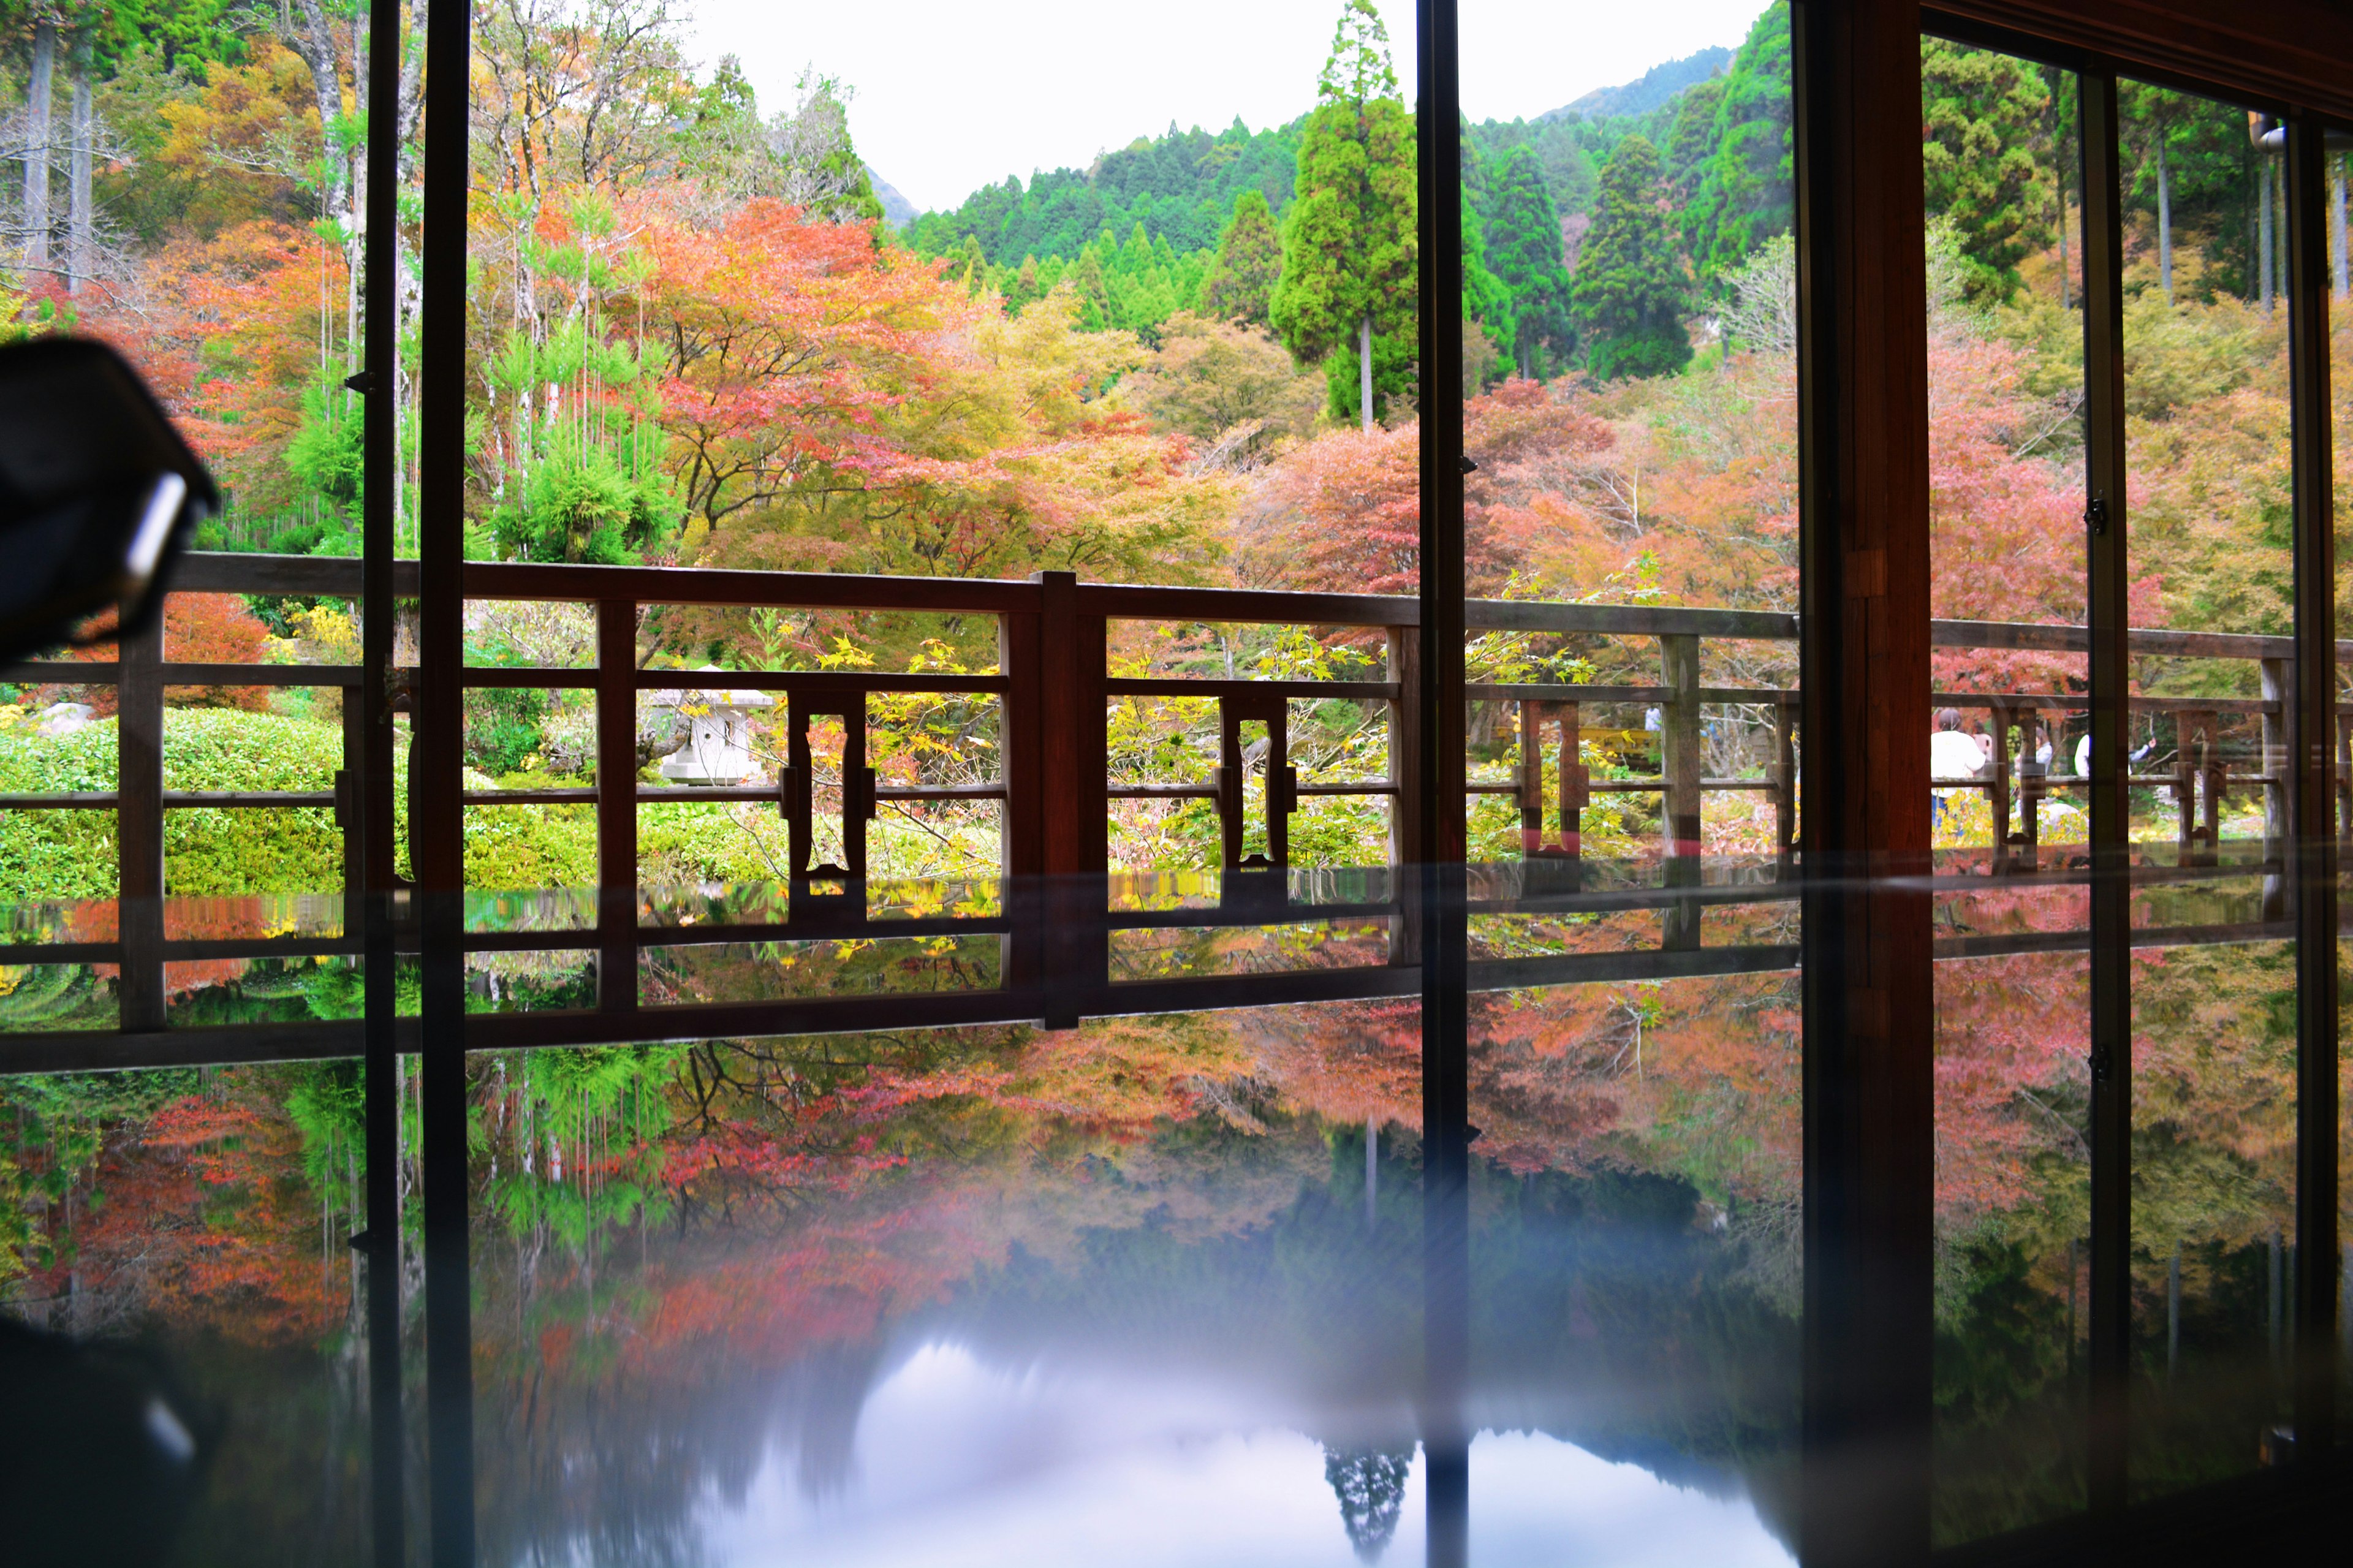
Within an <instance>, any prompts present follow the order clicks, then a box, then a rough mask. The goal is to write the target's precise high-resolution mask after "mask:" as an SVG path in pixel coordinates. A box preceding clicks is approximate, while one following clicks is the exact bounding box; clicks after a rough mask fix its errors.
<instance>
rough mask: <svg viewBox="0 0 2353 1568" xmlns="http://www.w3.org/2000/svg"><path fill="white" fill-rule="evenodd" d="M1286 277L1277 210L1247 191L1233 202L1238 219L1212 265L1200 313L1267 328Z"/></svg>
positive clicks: (1231, 224) (1222, 238) (1229, 226)
mask: <svg viewBox="0 0 2353 1568" xmlns="http://www.w3.org/2000/svg"><path fill="white" fill-rule="evenodd" d="M1281 277H1282V230H1281V229H1279V228H1277V227H1276V226H1275V223H1274V208H1273V207H1271V206H1270V205H1267V199H1266V196H1265V195H1264V194H1263V193H1261V192H1259V191H1254V190H1252V191H1244V192H1243V193H1242V194H1241V195H1238V196H1236V197H1235V198H1234V216H1233V218H1232V220H1231V221H1230V222H1229V223H1228V224H1227V225H1226V232H1225V233H1224V234H1223V235H1221V236H1219V238H1218V254H1217V258H1216V259H1215V260H1213V261H1211V262H1210V263H1209V279H1208V282H1206V283H1204V284H1203V285H1202V286H1201V310H1203V312H1204V313H1206V314H1208V315H1210V316H1214V317H1216V318H1218V319H1219V320H1220V321H1247V322H1249V323H1250V325H1252V326H1257V327H1263V326H1266V325H1267V324H1268V323H1269V322H1270V321H1271V320H1272V318H1271V316H1269V315H1268V313H1267V309H1268V301H1269V300H1271V298H1272V297H1273V294H1274V285H1275V282H1276V280H1277V279H1280V278H1281Z"/></svg>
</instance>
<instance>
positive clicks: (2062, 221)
mask: <svg viewBox="0 0 2353 1568" xmlns="http://www.w3.org/2000/svg"><path fill="white" fill-rule="evenodd" d="M2068 265H2069V264H2068V260H2067V174H2066V170H2065V168H2064V167H2062V168H2061V170H2060V174H2059V308H2060V309H2061V310H2073V309H2074V308H2075V296H2074V289H2073V283H2074V279H2073V276H2072V275H2071V274H2070V273H2069V272H2068V270H2067V268H2068Z"/></svg>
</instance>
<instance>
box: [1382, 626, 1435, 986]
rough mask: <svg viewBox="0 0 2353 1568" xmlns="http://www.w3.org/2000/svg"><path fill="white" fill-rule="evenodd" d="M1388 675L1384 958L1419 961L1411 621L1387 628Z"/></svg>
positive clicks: (1422, 854) (1415, 672) (1416, 645)
mask: <svg viewBox="0 0 2353 1568" xmlns="http://www.w3.org/2000/svg"><path fill="white" fill-rule="evenodd" d="M1388 655H1389V679H1390V681H1391V682H1392V683H1393V684H1394V685H1395V686H1396V687H1397V690H1398V695H1396V696H1395V697H1392V698H1390V699H1389V704H1388V708H1389V784H1390V785H1391V786H1392V787H1393V788H1395V789H1396V791H1397V793H1396V794H1395V795H1391V796H1390V797H1389V898H1390V900H1392V901H1393V902H1394V903H1395V904H1396V905H1397V913H1396V914H1395V915H1393V916H1391V917H1390V919H1389V962H1390V963H1393V964H1400V965H1412V964H1417V963H1420V962H1421V913H1420V904H1419V901H1418V900H1417V899H1416V898H1415V890H1416V889H1418V888H1419V885H1420V883H1419V877H1420V872H1419V869H1417V868H1419V866H1420V865H1421V864H1422V861H1423V860H1424V858H1426V856H1427V850H1426V848H1425V847H1424V846H1423V844H1422V842H1421V821H1422V811H1421V773H1420V769H1419V766H1418V764H1417V762H1416V759H1417V758H1419V756H1420V754H1421V717H1420V711H1419V709H1418V708H1417V707H1416V705H1415V703H1414V692H1415V689H1417V688H1418V687H1419V685H1420V684H1421V633H1420V628H1419V627H1417V626H1390V627H1389V628H1388Z"/></svg>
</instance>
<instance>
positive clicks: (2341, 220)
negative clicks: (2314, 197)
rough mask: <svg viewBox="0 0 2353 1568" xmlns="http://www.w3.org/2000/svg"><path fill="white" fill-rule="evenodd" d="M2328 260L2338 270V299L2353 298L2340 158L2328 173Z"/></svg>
mask: <svg viewBox="0 0 2353 1568" xmlns="http://www.w3.org/2000/svg"><path fill="white" fill-rule="evenodd" d="M2328 258H2329V260H2330V262H2331V263H2332V264H2333V265H2334V266H2335V268H2336V270H2337V298H2338V299H2340V300H2343V299H2348V298H2353V287H2348V282H2347V278H2346V267H2345V160H2344V159H2343V158H2342V157H2339V158H2338V159H2337V162H2336V163H2335V165H2334V166H2333V167H2331V168H2330V169H2329V171H2328Z"/></svg>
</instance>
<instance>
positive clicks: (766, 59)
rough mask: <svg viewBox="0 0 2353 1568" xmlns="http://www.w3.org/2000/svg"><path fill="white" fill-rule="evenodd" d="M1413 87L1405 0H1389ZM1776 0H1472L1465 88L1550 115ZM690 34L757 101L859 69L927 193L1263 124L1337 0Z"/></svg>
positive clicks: (1476, 112) (886, 15) (732, 23)
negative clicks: (1169, 135)
mask: <svg viewBox="0 0 2353 1568" xmlns="http://www.w3.org/2000/svg"><path fill="white" fill-rule="evenodd" d="M1378 3H1379V5H1380V7H1381V12H1382V15H1383V16H1384V17H1385V18H1386V19H1387V20H1388V27H1389V42H1390V45H1391V46H1392V48H1393V49H1394V51H1395V58H1396V60H1397V66H1398V79H1399V80H1400V81H1401V82H1402V83H1403V84H1404V87H1405V90H1406V93H1407V96H1408V98H1409V99H1410V98H1411V96H1412V93H1413V5H1412V0H1378ZM1765 3H1766V0H1633V3H1630V0H1549V3H1547V0H1462V11H1461V15H1462V105H1463V108H1464V110H1466V111H1467V112H1468V113H1469V114H1470V116H1471V118H1472V119H1473V120H1484V119H1487V118H1489V117H1490V116H1493V117H1494V118H1497V119H1502V120H1509V119H1511V118H1512V117H1513V116H1514V115H1520V116H1529V115H1536V114H1541V113H1543V112H1544V111H1545V110H1548V109H1557V108H1559V107H1560V106H1561V105H1562V104H1564V103H1567V102H1568V101H1569V100H1572V99H1575V98H1577V97H1580V96H1582V95H1583V94H1585V93H1587V92H1589V91H1591V90H1592V89H1595V88H1597V87H1609V86H1613V85H1615V84H1617V83H1619V82H1622V81H1630V80H1632V79H1635V78H1636V77H1639V76H1641V74H1642V73H1643V72H1644V71H1646V70H1648V69H1649V68H1651V67H1652V66H1654V65H1659V64H1662V63H1663V62H1664V61H1667V60H1671V59H1676V58H1681V57H1683V56H1684V55H1688V54H1690V53H1691V52H1692V51H1693V50H1694V49H1699V48H1704V47H1707V46H1708V45H1710V44H1723V45H1725V46H1728V47H1732V46H1737V45H1738V44H1739V42H1740V40H1741V38H1742V37H1744V36H1745V35H1746V32H1747V30H1748V25H1749V23H1750V22H1751V21H1753V20H1755V18H1756V17H1757V14H1758V13H1760V12H1761V11H1763V10H1764V8H1765ZM688 4H689V5H691V10H692V13H693V16H694V25H693V29H692V31H693V37H694V44H693V51H694V54H695V56H696V59H697V63H698V64H702V65H708V64H709V63H710V62H711V61H712V60H713V59H715V58H718V57H719V56H720V55H722V54H734V55H737V56H740V57H741V58H743V61H744V70H745V73H746V74H747V75H748V76H749V77H750V78H751V79H752V83H753V85H754V88H755V89H757V90H758V92H759V94H760V100H761V103H762V105H763V106H764V107H769V108H780V107H786V106H788V105H789V104H790V102H791V100H792V88H793V83H794V81H795V80H796V79H797V78H798V76H799V75H800V72H801V69H802V68H804V67H805V66H808V65H812V64H813V65H815V66H816V67H817V68H818V70H820V71H822V72H825V73H827V74H828V75H831V76H836V77H839V78H840V79H843V80H844V81H846V82H848V83H849V85H850V86H851V87H852V88H853V89H855V90H856V94H857V96H856V97H855V98H854V99H853V100H851V103H850V109H849V127H850V133H851V135H852V136H853V137H855V138H856V140H857V142H858V148H859V151H860V153H862V154H863V155H864V156H865V158H866V161H867V162H868V163H871V164H872V165H873V166H874V168H875V169H876V170H878V171H879V172H880V173H881V175H882V177H883V178H884V179H886V180H888V181H890V182H891V183H892V184H894V185H896V186H897V187H898V188H899V189H900V190H901V191H902V192H904V193H905V194H906V195H907V198H908V199H909V200H910V201H913V203H914V204H915V205H917V206H919V207H925V208H931V207H945V206H954V205H956V204H958V203H960V202H961V201H963V200H964V198H965V196H967V195H970V194H971V193H972V192H973V191H975V190H976V189H978V188H979V187H980V186H982V185H984V184H995V183H997V182H998V181H1000V180H1002V179H1004V178H1005V176H1006V175H1008V174H1019V175H1020V176H1021V177H1022V178H1023V179H1024V180H1025V181H1026V180H1027V179H1028V178H1029V175H1030V174H1031V172H1032V171H1033V170H1037V169H1041V168H1042V169H1052V168H1057V167H1060V166H1063V165H1069V166H1071V167H1073V168H1083V167H1085V166H1086V165H1087V163H1090V162H1092V159H1093V157H1094V155H1095V154H1096V153H1098V152H1103V151H1105V150H1108V149H1111V148H1116V147H1124V146H1125V145H1127V143H1129V142H1132V141H1134V139H1135V138H1136V137H1138V136H1150V135H1157V134H1159V133H1160V132H1163V131H1166V129H1167V128H1168V122H1169V121H1171V120H1174V121H1176V123H1177V124H1178V125H1179V126H1183V127H1187V128H1189V127H1191V126H1193V125H1196V124H1198V125H1200V126H1202V127H1204V128H1206V129H1208V130H1210V131H1219V130H1222V129H1223V128H1224V127H1225V126H1227V125H1228V124H1229V123H1231V122H1232V121H1233V118H1234V116H1235V115H1237V114H1239V115H1240V116H1241V117H1242V121H1243V122H1244V123H1245V124H1247V125H1249V126H1250V129H1252V130H1253V131H1255V130H1260V129H1263V128H1264V127H1266V126H1269V125H1279V124H1282V123H1283V122H1284V121H1288V120H1290V119H1291V118H1292V117H1293V116H1294V115H1296V114H1299V113H1301V112H1303V111H1304V110H1306V109H1308V108H1309V107H1310V106H1312V105H1313V103H1314V97H1315V73H1316V71H1317V70H1318V69H1319V68H1321V67H1322V65H1323V63H1324V55H1325V53H1326V52H1327V51H1328V50H1329V48H1330V47H1331V40H1332V27H1333V24H1334V22H1335V21H1336V20H1337V18H1338V16H1339V9H1340V7H1339V4H1338V0H1189V3H1188V4H1187V5H1183V6H1181V7H1177V8H1176V9H1173V10H1172V9H1171V8H1169V7H1166V6H1146V5H1134V4H1129V3H1124V0H1004V3H1000V4H995V5H991V4H987V3H985V0H898V3H897V4H894V5H876V6H874V7H873V8H871V9H869V8H868V7H867V6H865V5H858V4H854V3H845V0H824V3H814V0H688Z"/></svg>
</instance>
